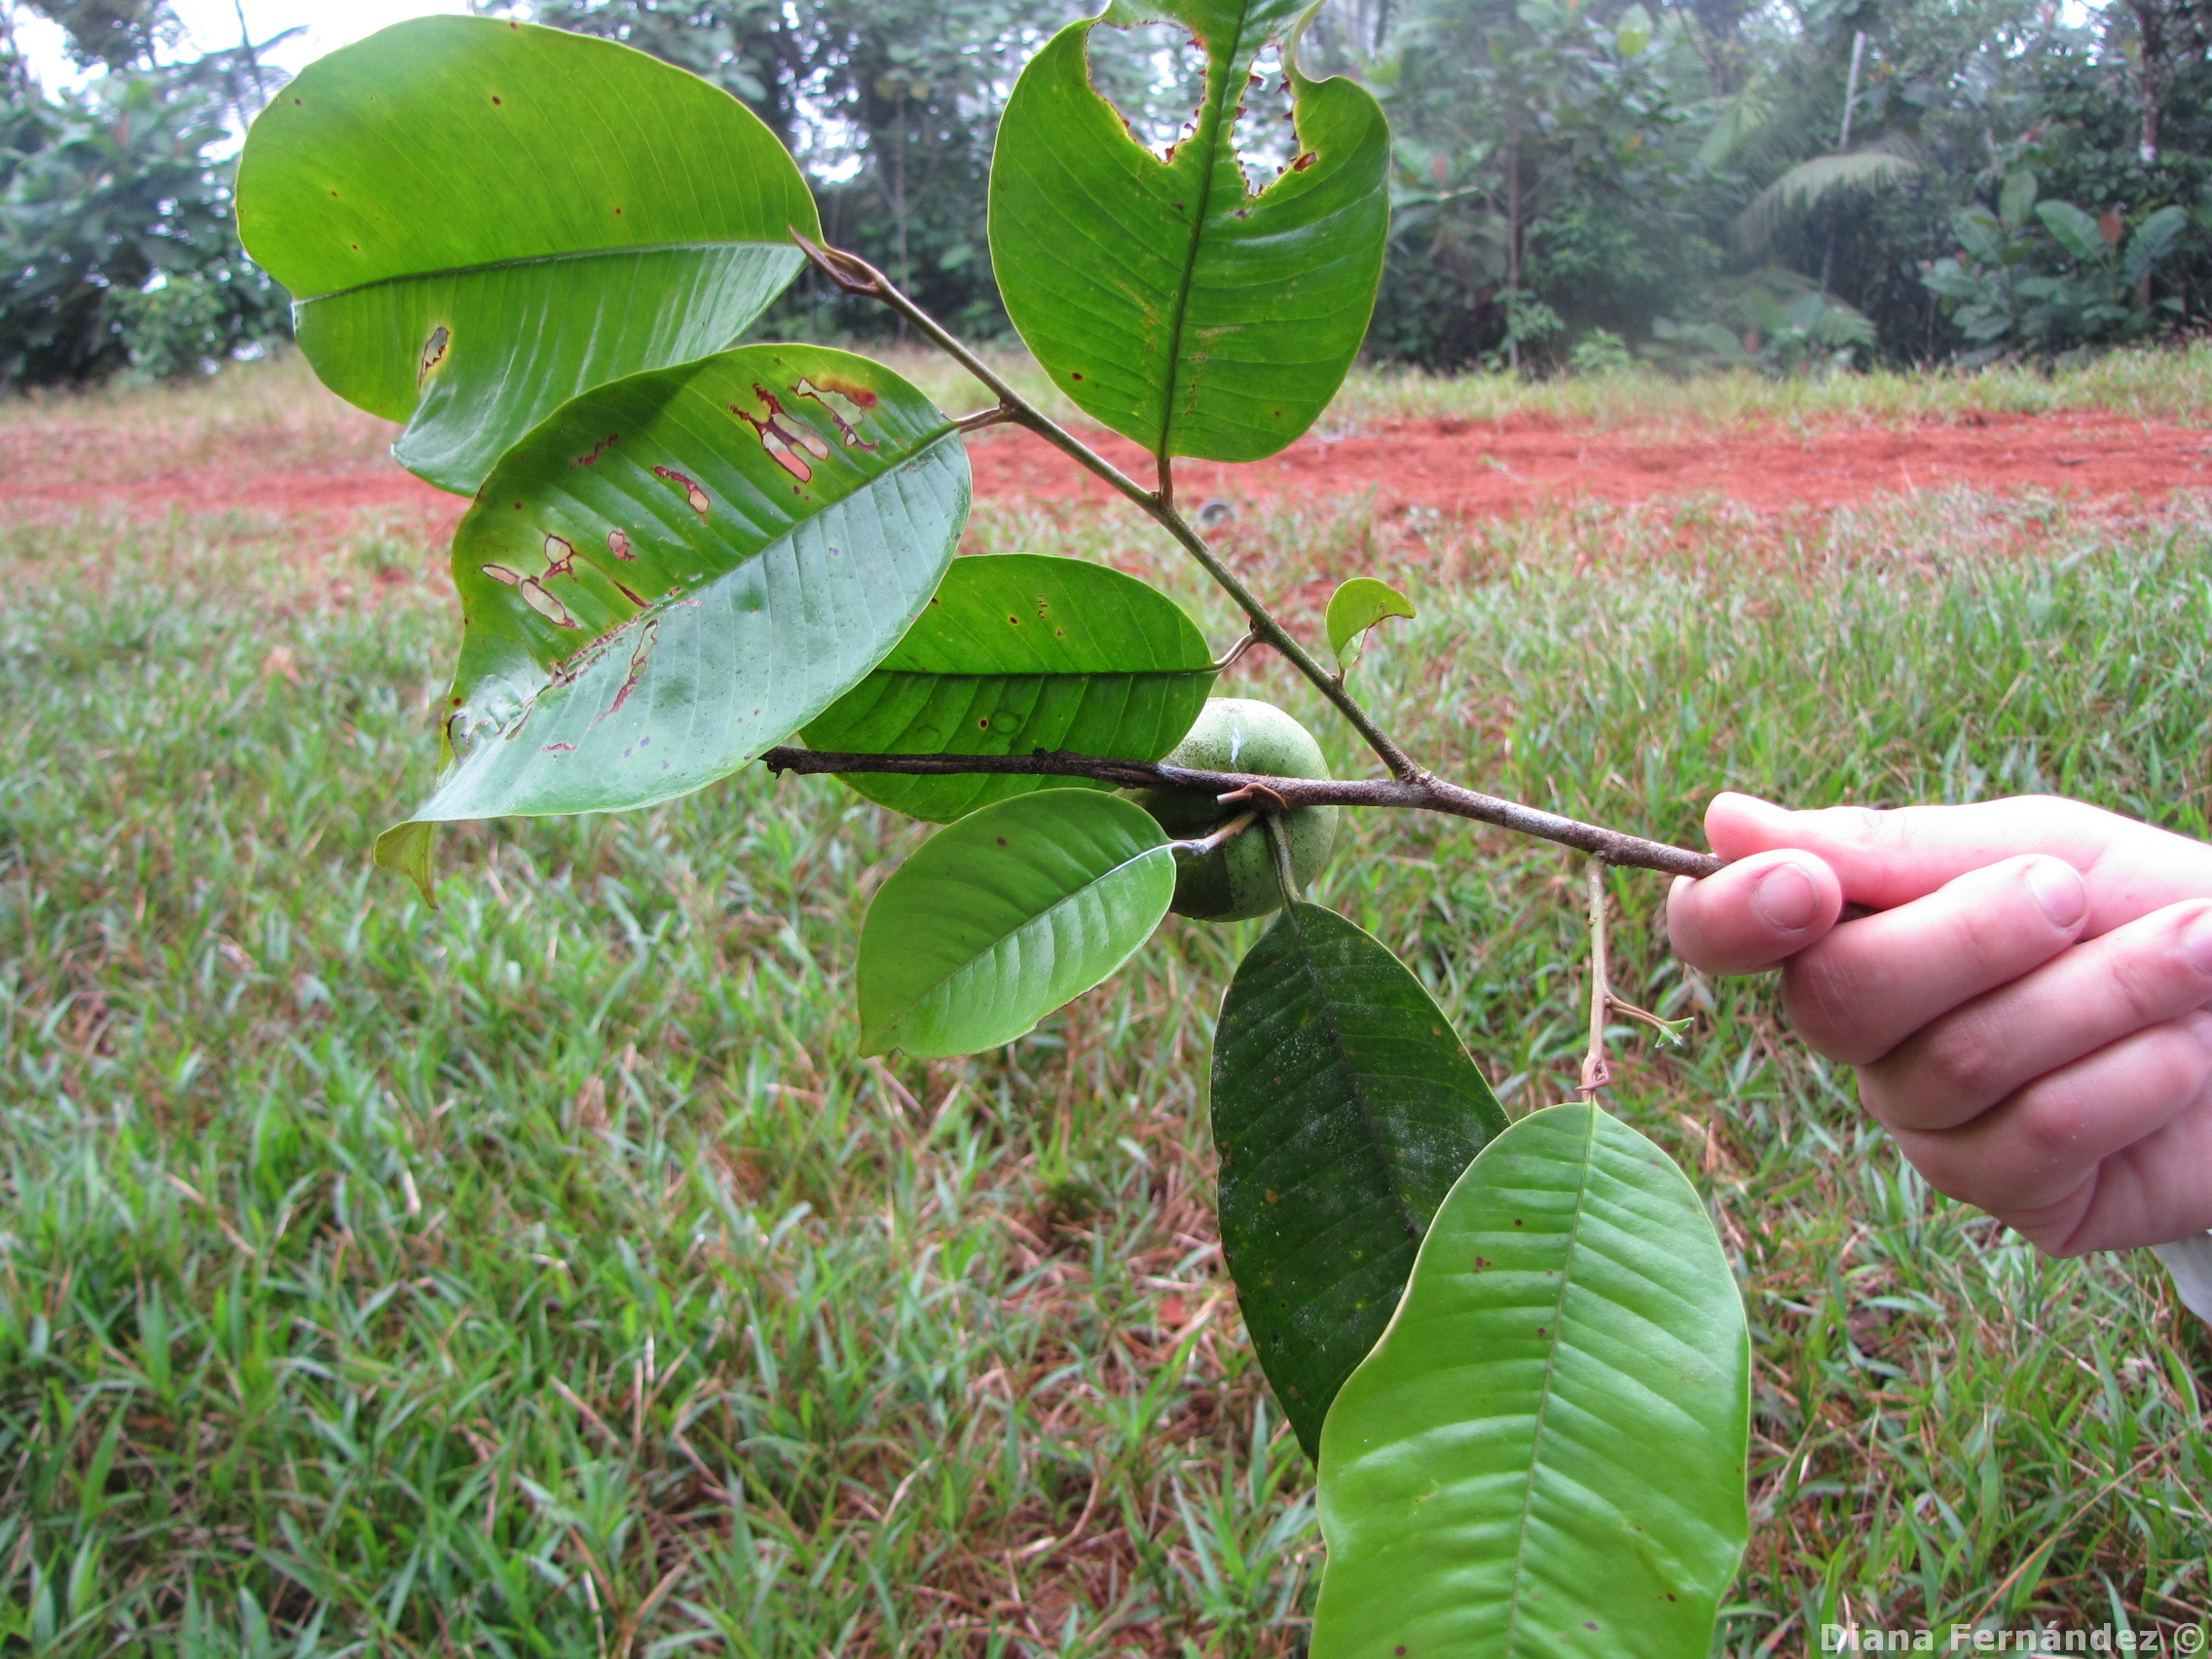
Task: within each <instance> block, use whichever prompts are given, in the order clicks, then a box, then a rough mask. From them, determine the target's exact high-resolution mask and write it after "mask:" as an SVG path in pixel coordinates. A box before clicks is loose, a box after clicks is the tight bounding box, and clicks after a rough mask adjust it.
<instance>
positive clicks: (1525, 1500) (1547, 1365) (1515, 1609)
mask: <svg viewBox="0 0 2212 1659" xmlns="http://www.w3.org/2000/svg"><path fill="white" fill-rule="evenodd" d="M1583 1124H1584V1127H1583V1134H1582V1162H1581V1167H1580V1170H1579V1173H1578V1175H1577V1178H1576V1182H1575V1188H1574V1219H1573V1220H1572V1221H1571V1222H1570V1223H1569V1224H1568V1226H1567V1259H1566V1260H1565V1262H1564V1263H1562V1264H1561V1267H1560V1270H1559V1295H1558V1296H1556V1297H1554V1298H1553V1300H1552V1322H1551V1333H1552V1334H1551V1346H1550V1348H1549V1349H1548V1350H1547V1351H1546V1352H1545V1354H1544V1383H1543V1387H1542V1388H1541V1389H1540V1390H1539V1391H1538V1392H1537V1395H1536V1421H1535V1426H1534V1428H1533V1429H1532V1430H1531V1432H1530V1437H1529V1478H1528V1479H1527V1480H1526V1481H1525V1482H1524V1483H1523V1484H1522V1488H1521V1518H1520V1520H1519V1522H1518V1523H1516V1525H1515V1527H1514V1540H1513V1579H1512V1591H1511V1600H1510V1601H1509V1602H1508V1603H1507V1604H1506V1609H1505V1644H1504V1646H1503V1648H1502V1649H1501V1650H1500V1654H1501V1659H1513V1652H1514V1648H1513V1639H1514V1633H1515V1632H1516V1631H1517V1630H1518V1628H1519V1626H1520V1623H1521V1604H1522V1602H1523V1600H1524V1598H1523V1596H1522V1593H1521V1585H1522V1570H1521V1568H1522V1562H1523V1561H1524V1559H1525V1558H1526V1557H1527V1555H1528V1553H1529V1512H1530V1509H1531V1508H1533V1507H1534V1505H1535V1501H1536V1474H1537V1471H1538V1470H1540V1469H1541V1468H1542V1467H1543V1462H1544V1458H1543V1450H1544V1431H1545V1429H1546V1427H1547V1426H1548V1422H1547V1419H1548V1418H1549V1415H1550V1412H1551V1404H1552V1392H1553V1386H1552V1385H1553V1383H1554V1381H1555V1380H1556V1379H1557V1377H1558V1375H1559V1354H1560V1349H1561V1348H1562V1347H1563V1346H1566V1344H1565V1339H1564V1338H1563V1337H1562V1335H1561V1329H1560V1317H1561V1310H1562V1309H1565V1308H1566V1306H1567V1288H1568V1286H1570V1285H1571V1284H1572V1283H1573V1282H1574V1252H1575V1249H1576V1247H1577V1246H1578V1245H1579V1243H1580V1241H1581V1237H1582V1216H1583V1211H1584V1208H1585V1200H1586V1199H1587V1198H1588V1197H1589V1193H1590V1164H1591V1161H1592V1159H1593V1157H1594V1156H1595V1153H1596V1148H1597V1141H1598V1106H1597V1104H1596V1103H1595V1102H1591V1103H1588V1104H1586V1105H1585V1106H1584V1107H1583Z"/></svg>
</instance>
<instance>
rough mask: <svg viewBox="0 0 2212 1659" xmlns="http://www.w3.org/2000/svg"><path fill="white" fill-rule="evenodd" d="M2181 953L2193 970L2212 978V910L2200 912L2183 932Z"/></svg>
mask: <svg viewBox="0 0 2212 1659" xmlns="http://www.w3.org/2000/svg"><path fill="white" fill-rule="evenodd" d="M2181 953H2182V955H2184V956H2186V957H2188V958H2189V965H2190V966H2191V967H2192V968H2194V969H2195V970H2196V971H2197V972H2198V973H2199V974H2202V975H2204V976H2205V977H2207V978H2212V910H2202V911H2199V912H2198V913H2197V914H2196V916H2195V917H2194V919H2193V920H2192V921H2191V922H2190V924H2189V926H2188V927H2187V928H2185V929H2184V930H2183V931H2182V936H2181Z"/></svg>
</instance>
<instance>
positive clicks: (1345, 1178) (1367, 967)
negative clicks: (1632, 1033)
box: [1213, 903, 1505, 1456]
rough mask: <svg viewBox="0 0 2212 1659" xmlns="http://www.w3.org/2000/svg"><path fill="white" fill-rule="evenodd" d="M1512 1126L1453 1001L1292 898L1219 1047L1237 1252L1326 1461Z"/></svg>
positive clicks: (1275, 1380)
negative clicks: (1445, 1004)
mask: <svg viewBox="0 0 2212 1659" xmlns="http://www.w3.org/2000/svg"><path fill="white" fill-rule="evenodd" d="M1504 1128H1505V1114H1504V1113H1503V1112H1501V1111H1499V1110H1498V1105H1497V1101H1496V1099H1495V1097H1494V1096H1493V1095H1492V1093H1491V1091H1490V1085H1489V1084H1487V1083H1485V1082H1484V1081H1483V1075H1482V1073H1481V1072H1480V1071H1478V1070H1476V1069H1475V1063H1474V1062H1473V1061H1472V1060H1470V1059H1469V1058H1468V1057H1467V1051H1466V1050H1464V1049H1463V1048H1461V1047H1460V1046H1459V1039H1458V1038H1457V1037H1456V1036H1455V1035H1454V1034H1453V1031H1452V1026H1451V1023H1450V1021H1448V1020H1447V1019H1446V1018H1445V1017H1444V1013H1443V1011H1442V1010H1441V1009H1439V1008H1438V1007H1437V1006H1436V1001H1435V999H1434V998H1433V997H1431V996H1430V995H1429V994H1428V992H1427V991H1426V990H1425V989H1424V988H1423V987H1422V985H1421V982H1420V981H1419V979H1417V978H1415V977H1414V976H1413V974H1412V973H1411V972H1410V971H1408V969H1407V968H1406V967H1405V965H1404V964H1403V963H1401V962H1400V961H1399V960H1398V959H1397V958H1396V957H1395V956H1393V955H1391V954H1390V952H1389V951H1388V950H1387V949H1385V948H1384V947H1383V945H1382V944H1381V943H1380V942H1379V941H1378V940H1375V939H1373V938H1372V937H1370V936H1369V935H1368V934H1366V933H1363V932H1361V931H1360V929H1358V928H1357V927H1355V926H1353V925H1352V924H1351V923H1350V922H1348V921H1346V920H1345V918H1344V917H1342V916H1340V915H1337V914H1336V913H1335V912H1334V911H1331V910H1324V909H1322V908H1321V907H1320V906H1319V905H1317V904H1305V903H1295V904H1291V905H1289V906H1287V907H1286V908H1285V909H1284V910H1283V912H1282V914H1281V915H1280V916H1279V917H1277V918H1276V920H1275V922H1274V925H1273V926H1272V927H1271V928H1269V929H1268V931H1267V933H1266V934H1265V935H1263V936H1262V937H1261V940H1260V942H1259V943H1258V944H1256V945H1254V946H1253V947H1252V949H1251V952H1250V953H1249V954H1248V955H1247V956H1246V957H1245V958H1244V960H1243V962H1242V963H1241V964H1240V965H1239V966H1238V968H1237V970H1236V977H1235V979H1234V980H1233V981H1232V982H1231V984H1230V987H1229V995H1228V996H1227V997H1225V998H1224V999H1223V1000H1222V1005H1221V1022H1220V1025H1219V1026H1218V1027H1217V1029H1216V1031H1215V1035H1214V1046H1213V1138H1214V1145H1215V1146H1216V1148H1218V1149H1219V1151H1220V1154H1221V1242H1222V1250H1223V1253H1224V1254H1225V1255H1226V1256H1227V1257H1228V1260H1229V1271H1230V1273H1231V1275H1232V1276H1233V1277H1234V1278H1235V1281H1236V1303H1237V1306H1238V1307H1239V1308H1240V1309H1242V1310H1243V1313H1244V1324H1245V1327H1246V1328H1247V1329H1248V1330H1249V1331H1250V1332H1251V1334H1252V1346H1254V1347H1255V1348H1256V1349H1258V1351H1259V1355H1260V1363H1261V1365H1262V1366H1263V1367H1264V1368H1265V1369H1266V1371H1267V1374H1268V1381H1269V1383H1272V1385H1273V1387H1274V1391H1275V1398H1276V1399H1277V1400H1278V1401H1280V1402H1281V1404H1282V1408H1283V1412H1284V1414H1285V1415H1286V1416H1287V1417H1288V1418H1289V1419H1290V1422H1291V1426H1292V1427H1293V1428H1295V1429H1296V1430H1297V1431H1298V1440H1299V1444H1300V1445H1302V1446H1304V1447H1305V1448H1306V1450H1307V1453H1308V1455H1309V1456H1313V1455H1316V1454H1317V1453H1318V1452H1319V1450H1320V1444H1321V1423H1322V1419H1324V1418H1325V1417H1326V1416H1327V1414H1328V1410H1329V1402H1330V1401H1331V1400H1333V1399H1334V1398H1336V1394H1337V1389H1338V1387H1339V1386H1340V1385H1341V1384H1342V1383H1344V1380H1345V1379H1346V1377H1347V1376H1349V1375H1350V1374H1351V1370H1352V1368H1353V1367H1354V1366H1356V1365H1357V1364H1358V1363H1359V1362H1360V1361H1361V1360H1362V1359H1364V1358H1366V1357H1367V1352H1368V1350H1369V1349H1370V1348H1372V1347H1373V1346H1375V1340H1376V1338H1378V1337H1380V1336H1381V1335H1382V1334H1383V1326H1384V1325H1386V1324H1387V1323H1388V1322H1389V1319H1390V1314H1391V1312H1392V1310H1393V1309H1396V1308H1397V1306H1398V1295H1399V1293H1400V1291H1402V1290H1403V1289H1404V1288H1405V1282H1406V1275H1407V1273H1408V1272H1411V1271H1412V1269H1413V1265H1414V1253H1415V1251H1416V1250H1417V1249H1418V1248H1419V1244H1420V1240H1421V1235H1422V1234H1423V1233H1425V1232H1426V1231H1427V1228H1428V1224H1429V1218H1430V1217H1431V1216H1433V1215H1434V1214H1435V1213H1436V1208H1437V1206H1438V1205H1439V1204H1441V1203H1442V1202H1443V1201H1444V1198H1445V1195H1446V1194H1447V1193H1449V1192H1450V1191H1451V1190H1452V1183H1453V1182H1455V1181H1456V1180H1457V1179H1458V1178H1459V1176H1460V1174H1461V1173H1462V1172H1463V1171H1464V1170H1465V1169H1466V1167H1467V1165H1468V1163H1469V1162H1470V1161H1473V1159H1474V1157H1475V1155H1476V1154H1477V1153H1478V1152H1480V1151H1482V1149H1483V1147H1484V1146H1485V1145H1486V1144H1487V1143H1488V1142H1489V1141H1490V1140H1491V1138H1492V1137H1493V1136H1494V1135H1497V1134H1499V1133H1501V1132H1502V1131H1503V1130H1504Z"/></svg>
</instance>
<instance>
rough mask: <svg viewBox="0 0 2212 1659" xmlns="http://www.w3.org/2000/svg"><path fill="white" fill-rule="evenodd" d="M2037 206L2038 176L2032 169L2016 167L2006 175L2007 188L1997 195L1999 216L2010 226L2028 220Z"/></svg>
mask: <svg viewBox="0 0 2212 1659" xmlns="http://www.w3.org/2000/svg"><path fill="white" fill-rule="evenodd" d="M2035 204H2036V175H2035V170H2034V169H2033V168H2032V167H2015V168H2013V169H2012V171H2010V172H2009V173H2007V174H2006V175H2005V188H2004V189H2002V190H2000V191H1999V192H1998V193H1997V216H1998V217H1999V218H2000V219H2002V220H2004V221H2005V223H2006V224H2008V225H2018V224H2020V223H2022V222H2023V221H2025V220H2026V218H2027V216H2028V209H2029V208H2030V207H2033V206H2034V205H2035Z"/></svg>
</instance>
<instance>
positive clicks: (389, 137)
mask: <svg viewBox="0 0 2212 1659" xmlns="http://www.w3.org/2000/svg"><path fill="white" fill-rule="evenodd" d="M794 226H795V227H796V228H798V229H800V230H802V231H805V232H806V233H807V234H808V235H810V236H811V235H814V234H817V232H818V231H819V220H818V218H817V215H816V213H815V207H814V199H813V197H812V195H811V194H810V193H809V192H808V190H807V188H806V182H805V180H804V179H803V178H802V177H801V176H800V174H799V171H798V168H797V166H796V165H795V164H794V163H793V161H792V159H791V157H790V156H789V155H788V154H786V153H785V151H784V148H783V146H782V145H781V144H779V143H778V142H777V141H776V139H775V136H774V134H772V133H771V132H770V131H769V130H768V129H767V128H766V127H765V126H764V125H762V123H761V122H760V120H759V118H758V117H756V116H755V115H754V114H753V113H752V111H750V110H748V109H747V108H746V107H745V106H744V105H743V104H741V103H739V102H738V101H737V100H736V99H735V98H733V97H731V96H730V95H729V94H728V93H727V92H722V91H720V90H719V88H716V87H712V86H710V85H708V84H707V83H706V82H705V81H702V80H700V79H699V78H698V77H697V76H695V75H690V74H687V73H685V72H684V71H682V70H681V69H677V68H675V67H673V66H671V65H669V64H666V63H662V62H660V61H658V60H657V59H655V58H651V57H648V56H646V55H645V54H644V53H642V52H634V51H632V50H631V49H630V48H628V47H626V46H619V45H616V44H615V43H613V42H611V41H604V40H594V39H590V38H588V37H586V36H583V35H574V34H567V33H563V32H562V31H560V30H557V29H547V28H539V27H536V26H535V25H534V24H527V23H515V22H510V21H507V20H504V19H500V18H418V19H416V20H414V21H412V22H405V23H398V24H395V25H393V26H392V27H390V28H387V29H384V30H382V31H380V32H379V33H377V34H374V35H372V36H370V37H369V38H368V39H367V40H364V41H362V42H360V43H358V44H357V45H354V46H350V47H346V48H344V49H342V50H341V51H338V52H335V53H332V54H331V55H329V56H327V57H324V58H321V59H319V60H318V61H316V62H314V63H313V64H311V65H309V66H308V68H307V69H305V70H303V71H302V72H301V73H300V75H299V76H298V78H297V79H295V80H294V81H293V82H292V83H291V84H290V85H289V86H287V87H286V88H285V89H284V91H283V92H281V93H280V94H279V95H278V96H277V98H276V102H274V103H273V104H271V105H270V106H269V108H268V109H267V110H265V111H264V112H263V113H262V115H261V116H260V118H259V119H257V120H256V121H255V122H254V125H253V129H252V131H251V133H250V134H249V135H248V137H247V139H246V144H245V150H244V153H243V155H242V157H241V159H240V170H239V228H240V236H241V237H242V238H243V240H244V241H245V245H246V248H247V250H248V251H249V252H250V253H251V254H252V255H253V257H254V258H255V259H256V260H257V261H258V262H260V263H261V264H262V265H263V266H264V267H266V268H267V269H268V271H269V272H270V274H271V275H272V276H276V279H277V280H278V281H280V282H282V283H283V284H284V285H285V286H286V287H288V288H290V289H291V290H292V292H293V293H295V294H297V295H299V296H301V299H300V301H299V305H298V309H297V314H296V320H297V324H298V329H299V339H300V346H301V349H302V350H305V351H306V353H307V355H308V359H309V361H310V362H312V363H313V365H314V368H315V372H316V373H317V374H318V375H320V376H321V377H322V379H323V382H324V384H325V385H327V386H328V387H330V388H331V389H332V390H333V391H336V392H337V393H338V394H339V395H340V396H341V397H344V398H346V399H348V400H349V401H350V402H352V403H356V404H358V405H359V406H360V407H362V408H364V409H367V410H369V411H371V412H372V413H374V414H378V415H382V416H385V417H386V418H387V419H389V420H394V421H405V422H407V423H408V426H407V430H406V432H405V433H403V434H402V436H401V438H400V441H399V443H398V444H397V445H396V446H395V448H394V451H393V453H394V454H395V455H396V456H397V457H398V458H399V460H400V461H401V462H402V463H403V464H405V465H407V466H408V467H410V468H411V469H412V470H414V471H416V472H418V473H420V474H421V475H422V476H423V477H424V478H426V479H428V480H429V481H430V482H431V483H433V484H436V485H438V486H440V487H441V488H443V489H448V490H453V491H456V492H458V493H460V494H462V495H467V494H470V493H472V492H473V491H474V490H475V489H476V487H477V485H478V484H479V483H480V482H481V481H482V480H483V478H484V476H485V474H486V473H487V472H489V471H490V470H491V467H492V463H493V462H494V461H497V460H498V457H499V455H500V454H501V453H502V452H503V451H504V450H505V449H506V448H507V446H508V445H509V444H511V443H513V442H514V441H515V440H516V439H517V438H519V437H520V436H521V435H522V434H523V433H524V432H526V431H528V430H529V429H530V428H531V427H533V426H535V425H536V424H537V423H538V422H539V421H540V420H542V419H543V418H544V417H545V416H547V415H548V414H550V413H551V412H552V411H553V410H554V409H555V408H557V407H558V406H559V405H561V404H562V403H564V402H566V401H567V400H568V399H569V398H571V397H572V396H574V395H575V394H576V393H577V392H579V391H582V390H585V389H586V388H588V387H593V386H597V385H600V384H601V383H603V382H606V381H609V380H614V379H617V378H620V377H622V376H625V375H630V374H634V373H636V372H638V371H640V370H643V369H651V368H660V367H663V366H666V365H668V364H672V363H679V362H684V361H688V360H689V359H691V358H695V357H700V356H704V355H706V354H707V353H708V352H711V351H714V350H719V349H720V348H721V347H724V346H726V345H728V344H729V342H730V341H731V340H732V339H734V338H735V337H736V336H737V334H738V333H739V331H740V330H742V329H743V328H744V327H745V325H746V324H747V323H749V322H751V321H752V320H753V318H754V317H755V316H756V315H757V314H758V313H759V312H760V310H761V308H762V307H763V306H765V305H766V304H767V303H768V302H769V301H770V300H771V299H773V298H774V297H775V296H776V295H777V294H778V293H780V292H781V291H782V290H783V288H784V286H785V285H786V284H787V283H788V282H789V281H790V280H791V278H792V276H793V274H794V273H795V272H796V271H797V270H798V267H799V264H800V263H801V259H802V256H801V255H800V253H799V252H798V249H797V248H796V247H795V246H794V245H793V243H792V240H791V231H792V229H793V227H794Z"/></svg>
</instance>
